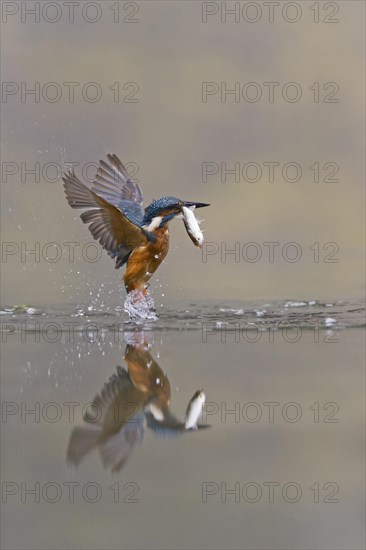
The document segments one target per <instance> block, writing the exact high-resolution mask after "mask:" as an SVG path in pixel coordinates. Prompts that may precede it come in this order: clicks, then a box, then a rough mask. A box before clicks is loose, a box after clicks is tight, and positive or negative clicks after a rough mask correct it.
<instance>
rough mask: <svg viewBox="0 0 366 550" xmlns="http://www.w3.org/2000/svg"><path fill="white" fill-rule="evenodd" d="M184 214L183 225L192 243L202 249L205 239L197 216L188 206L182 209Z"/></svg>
mask: <svg viewBox="0 0 366 550" xmlns="http://www.w3.org/2000/svg"><path fill="white" fill-rule="evenodd" d="M182 213H183V223H184V226H185V228H186V231H187V233H188V235H189V237H190V239H191V241H192V242H193V243H194V244H195V245H196V246H199V247H200V248H201V247H202V245H203V241H204V237H203V233H202V231H201V229H200V226H199V225H198V221H197V219H196V216H195V215H194V213H193V210H191V209H190V208H187V207H186V206H183V207H182Z"/></svg>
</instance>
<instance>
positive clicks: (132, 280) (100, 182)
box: [63, 155, 209, 294]
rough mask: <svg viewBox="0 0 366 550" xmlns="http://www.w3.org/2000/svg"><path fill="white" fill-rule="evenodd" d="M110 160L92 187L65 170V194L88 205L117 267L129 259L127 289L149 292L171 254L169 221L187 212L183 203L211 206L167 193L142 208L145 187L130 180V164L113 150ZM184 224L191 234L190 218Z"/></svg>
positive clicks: (94, 229) (89, 219) (93, 227)
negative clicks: (169, 250)
mask: <svg viewBox="0 0 366 550" xmlns="http://www.w3.org/2000/svg"><path fill="white" fill-rule="evenodd" d="M108 161H109V162H108V163H106V162H104V161H103V160H101V161H100V164H99V168H98V172H97V175H96V177H95V180H94V182H93V184H92V188H91V189H89V188H88V187H86V186H85V185H84V184H83V183H81V181H80V180H79V179H78V178H77V177H76V175H75V174H74V173H73V172H68V173H67V174H65V175H64V177H63V181H64V188H65V193H66V199H67V201H68V203H69V205H70V206H71V207H72V208H85V209H88V210H87V211H86V212H83V213H82V214H81V216H80V217H81V219H82V221H83V222H84V223H87V224H90V225H89V230H90V232H91V234H92V235H93V237H94V238H95V239H97V240H98V241H99V242H100V244H101V245H102V247H103V248H105V250H107V252H108V254H109V255H110V256H111V257H112V258H114V259H115V260H116V268H117V269H118V268H119V267H121V266H123V265H124V264H127V267H126V272H125V274H124V278H123V279H124V283H125V286H126V290H127V292H131V291H133V290H141V291H142V292H143V293H144V294H146V283H147V281H148V280H149V279H150V277H151V275H152V274H153V273H154V272H155V271H156V270H157V268H158V267H159V265H160V264H161V262H162V261H163V260H164V258H165V256H166V255H167V253H168V248H169V231H168V224H169V222H170V221H171V220H172V219H173V218H175V217H177V216H179V215H181V214H182V213H184V212H185V211H184V208H186V210H187V209H190V208H201V207H203V206H209V205H208V204H205V203H201V202H187V201H183V200H181V199H177V198H175V197H162V198H161V199H157V200H154V201H153V202H152V203H151V204H150V205H149V206H147V207H146V208H145V210H143V208H142V201H143V196H142V192H141V189H140V187H139V186H138V185H137V184H134V183H132V182H131V180H129V179H128V174H127V171H126V168H125V167H124V165H123V164H122V162H121V161H120V160H119V158H118V157H117V156H116V155H108ZM189 217H190V218H191V215H190V216H189ZM187 219H188V218H187ZM188 221H189V220H188ZM193 223H194V222H193ZM185 225H186V228H187V231H188V232H189V234H190V236H191V238H192V231H189V229H190V228H189V227H187V223H186V219H185ZM197 227H198V226H197ZM193 233H194V232H193ZM192 240H194V235H193V238H192ZM194 242H195V241H194ZM199 242H200V241H199V240H197V242H195V244H197V245H199Z"/></svg>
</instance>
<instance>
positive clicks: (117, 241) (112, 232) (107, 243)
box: [62, 172, 155, 268]
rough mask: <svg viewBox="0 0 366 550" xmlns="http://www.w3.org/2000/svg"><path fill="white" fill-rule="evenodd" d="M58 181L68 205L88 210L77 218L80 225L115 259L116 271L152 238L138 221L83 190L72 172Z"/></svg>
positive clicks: (97, 196)
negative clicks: (84, 225)
mask: <svg viewBox="0 0 366 550" xmlns="http://www.w3.org/2000/svg"><path fill="white" fill-rule="evenodd" d="M62 179H63V181H64V189H65V194H66V199H67V201H68V203H69V205H70V206H71V207H72V208H81V209H83V208H91V210H87V211H86V212H83V213H82V214H81V216H80V217H81V219H82V221H83V222H84V223H86V224H89V231H90V232H91V234H92V235H93V237H94V239H96V240H98V241H99V242H100V244H101V245H102V247H103V248H104V249H105V250H107V252H108V254H109V255H110V256H112V258H115V259H116V268H118V267H121V266H122V265H123V264H124V263H126V261H127V260H128V257H129V255H130V253H131V251H132V250H133V249H134V248H137V247H139V246H141V245H145V244H146V243H147V242H148V241H149V240H154V239H155V237H154V235H153V234H151V233H150V232H148V231H146V230H145V229H144V228H143V227H142V224H141V223H140V222H139V221H137V220H133V219H131V218H132V214H131V212H130V215H128V214H126V213H125V212H124V211H123V210H121V208H119V207H118V206H115V205H114V204H112V203H111V202H109V201H107V200H106V199H104V198H103V197H102V196H101V195H98V194H97V193H96V192H95V191H93V190H91V189H89V188H88V187H86V185H84V184H83V183H81V181H80V180H79V179H78V178H77V177H76V175H75V174H74V173H73V172H68V173H67V174H65V175H64V177H63V178H62ZM122 202H132V201H122ZM136 204H137V205H138V203H136ZM140 208H141V205H140Z"/></svg>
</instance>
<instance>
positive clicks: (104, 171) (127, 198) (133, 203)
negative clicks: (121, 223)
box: [92, 155, 144, 225]
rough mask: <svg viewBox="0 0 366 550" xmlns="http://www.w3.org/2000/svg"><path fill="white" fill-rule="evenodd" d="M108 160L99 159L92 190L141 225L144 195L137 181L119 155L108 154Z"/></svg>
mask: <svg viewBox="0 0 366 550" xmlns="http://www.w3.org/2000/svg"><path fill="white" fill-rule="evenodd" d="M107 157H108V162H105V161H104V160H100V161H99V168H98V171H97V175H96V176H95V180H94V181H93V185H92V191H94V193H96V194H97V195H99V196H100V197H102V198H103V199H105V200H106V201H108V202H109V203H110V204H113V205H114V206H116V207H117V208H119V209H120V210H121V211H122V212H123V213H124V215H125V216H127V218H129V219H130V220H131V221H132V222H133V223H135V224H136V225H141V223H142V220H143V217H144V211H143V209H142V202H143V200H144V197H143V195H142V191H141V189H140V187H139V185H138V184H137V183H132V181H131V180H130V179H129V177H128V173H127V170H126V167H125V166H124V164H123V163H122V162H121V161H120V160H119V158H118V157H117V155H107Z"/></svg>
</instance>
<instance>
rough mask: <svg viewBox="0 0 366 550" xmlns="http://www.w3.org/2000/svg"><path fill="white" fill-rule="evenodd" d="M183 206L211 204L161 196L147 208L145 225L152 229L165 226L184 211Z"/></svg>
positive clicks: (201, 206)
mask: <svg viewBox="0 0 366 550" xmlns="http://www.w3.org/2000/svg"><path fill="white" fill-rule="evenodd" d="M183 206H187V207H188V208H189V207H192V206H195V207H196V208H203V207H204V206H209V204H206V203H204V202H189V201H182V200H181V199H177V197H161V199H156V200H154V201H153V202H152V203H151V204H149V206H147V207H146V208H145V216H144V220H143V225H144V226H148V227H149V229H150V231H152V230H153V229H157V228H158V227H163V226H164V225H165V224H166V223H168V222H169V221H170V220H172V219H173V218H175V217H176V216H179V215H180V214H181V213H182V207H183Z"/></svg>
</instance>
